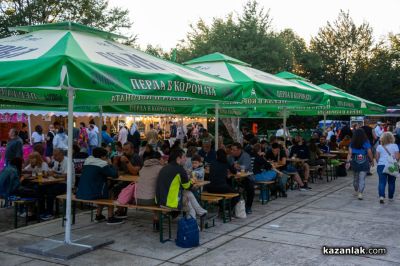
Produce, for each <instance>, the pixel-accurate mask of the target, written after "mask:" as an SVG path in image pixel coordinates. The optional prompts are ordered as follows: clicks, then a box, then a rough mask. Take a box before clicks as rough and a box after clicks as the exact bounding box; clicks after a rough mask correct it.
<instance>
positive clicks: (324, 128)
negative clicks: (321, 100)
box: [323, 111, 326, 132]
mask: <svg viewBox="0 0 400 266" xmlns="http://www.w3.org/2000/svg"><path fill="white" fill-rule="evenodd" d="M323 130H324V132H325V130H326V111H324V126H323Z"/></svg>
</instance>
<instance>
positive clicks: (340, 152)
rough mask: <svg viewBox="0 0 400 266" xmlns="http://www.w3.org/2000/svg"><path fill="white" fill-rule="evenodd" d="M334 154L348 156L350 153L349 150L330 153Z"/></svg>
mask: <svg viewBox="0 0 400 266" xmlns="http://www.w3.org/2000/svg"><path fill="white" fill-rule="evenodd" d="M330 153H332V154H338V155H348V154H349V151H348V150H338V151H330Z"/></svg>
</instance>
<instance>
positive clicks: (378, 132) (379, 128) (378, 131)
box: [375, 122, 384, 139]
mask: <svg viewBox="0 0 400 266" xmlns="http://www.w3.org/2000/svg"><path fill="white" fill-rule="evenodd" d="M383 132H384V130H383V128H382V122H378V123H376V127H375V135H376V137H377V138H378V139H379V138H380V137H381V136H382V134H383Z"/></svg>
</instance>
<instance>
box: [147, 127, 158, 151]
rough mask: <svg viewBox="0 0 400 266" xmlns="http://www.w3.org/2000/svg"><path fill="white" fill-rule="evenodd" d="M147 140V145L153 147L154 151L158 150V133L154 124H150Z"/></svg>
mask: <svg viewBox="0 0 400 266" xmlns="http://www.w3.org/2000/svg"><path fill="white" fill-rule="evenodd" d="M146 140H147V144H149V145H151V146H152V147H153V149H154V150H155V149H156V148H157V143H158V133H157V130H155V129H154V125H153V124H150V130H149V131H148V132H147V133H146Z"/></svg>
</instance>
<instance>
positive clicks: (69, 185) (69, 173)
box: [65, 87, 74, 244]
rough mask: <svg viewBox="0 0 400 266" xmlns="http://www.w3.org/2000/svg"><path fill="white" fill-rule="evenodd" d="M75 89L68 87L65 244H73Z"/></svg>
mask: <svg viewBox="0 0 400 266" xmlns="http://www.w3.org/2000/svg"><path fill="white" fill-rule="evenodd" d="M73 120H74V89H73V88H71V87H68V155H67V160H68V166H67V202H66V203H67V206H66V211H65V216H66V218H67V221H66V224H65V243H67V244H72V241H71V200H72V141H73V134H72V132H73V126H74V124H73V123H74V122H73Z"/></svg>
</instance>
